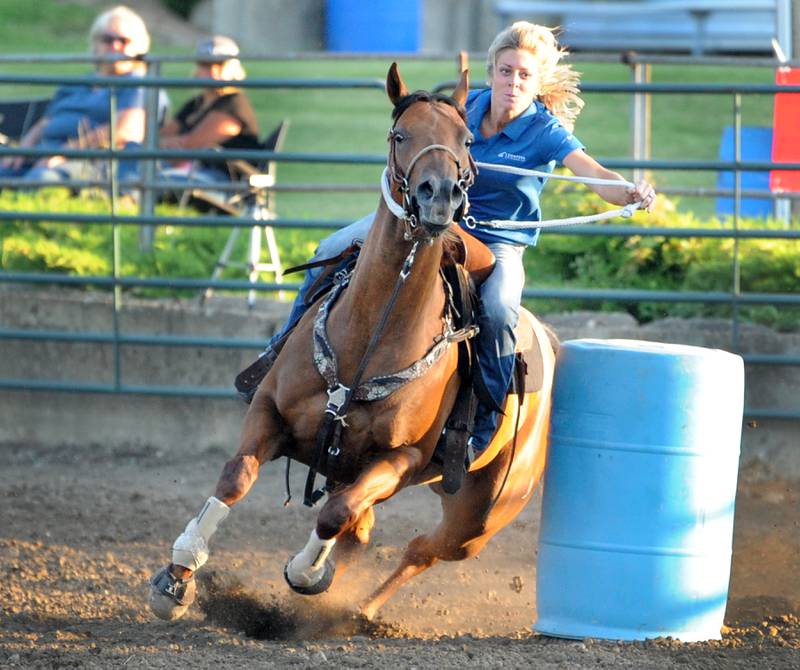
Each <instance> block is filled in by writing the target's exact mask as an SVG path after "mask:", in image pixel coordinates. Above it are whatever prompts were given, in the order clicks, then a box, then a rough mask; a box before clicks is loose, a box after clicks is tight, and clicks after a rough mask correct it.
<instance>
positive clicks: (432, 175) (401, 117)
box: [386, 63, 475, 237]
mask: <svg viewBox="0 0 800 670" xmlns="http://www.w3.org/2000/svg"><path fill="white" fill-rule="evenodd" d="M468 88H469V84H468V80H467V72H466V70H465V71H464V72H462V73H461V80H460V81H459V83H458V86H457V87H456V89H455V91H454V92H453V96H452V97H448V96H445V95H441V94H438V93H428V92H427V91H417V92H415V93H411V94H409V92H408V89H407V88H406V85H405V83H404V82H403V79H402V77H401V76H400V72H399V70H398V68H397V63H392V66H391V67H390V68H389V74H388V76H387V78H386V91H387V93H388V94H389V99H390V100H391V101H392V104H394V112H393V113H392V118H393V119H394V125H393V126H392V128H391V130H390V131H389V144H390V149H389V165H388V173H389V176H390V179H391V180H392V192H393V194H395V195H396V196H399V197H400V198H401V199H402V203H401V205H402V207H403V210H404V212H405V216H404V218H405V220H406V221H407V225H408V226H409V227H410V229H411V234H414V232H415V230H416V229H417V226H418V225H419V226H421V227H422V229H423V234H425V235H427V236H429V237H436V236H437V235H440V234H441V233H442V232H444V231H445V230H446V229H447V228H448V227H449V225H450V223H451V222H452V221H459V220H460V219H461V217H462V216H463V215H464V213H465V210H466V205H467V188H469V186H470V184H472V180H473V177H474V172H475V164H474V163H473V161H472V157H471V156H470V153H469V145H470V144H471V143H472V133H470V131H469V129H468V128H467V124H466V114H465V113H464V103H465V102H466V99H467V90H468Z"/></svg>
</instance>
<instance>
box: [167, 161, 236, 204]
mask: <svg viewBox="0 0 800 670" xmlns="http://www.w3.org/2000/svg"><path fill="white" fill-rule="evenodd" d="M158 181H159V182H161V184H162V185H163V186H164V187H169V188H168V189H165V190H163V191H162V196H161V197H162V198H164V199H166V200H176V201H180V199H181V196H182V195H183V192H184V191H186V189H187V188H189V184H190V183H192V182H194V183H196V184H197V183H198V182H199V184H198V185H195V186H192V187H191V188H200V189H202V190H203V191H206V192H207V193H209V194H210V195H212V196H214V197H216V198H217V199H218V200H221V201H222V202H226V201H227V200H228V199H229V198H230V197H231V195H233V194H232V193H227V192H225V191H217V190H214V188H213V187H214V184H228V183H230V181H231V178H230V175H229V174H228V173H227V172H226V171H223V170H215V169H214V168H211V167H205V166H201V167H192V168H183V167H166V168H160V169H159V170H158ZM168 194H169V195H168Z"/></svg>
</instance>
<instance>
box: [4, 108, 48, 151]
mask: <svg viewBox="0 0 800 670" xmlns="http://www.w3.org/2000/svg"><path fill="white" fill-rule="evenodd" d="M49 104H50V99H49V98H36V99H32V100H5V101H0V144H9V143H12V142H19V140H20V138H21V137H22V136H23V135H24V134H25V133H27V132H28V130H30V128H31V126H33V124H34V123H36V122H37V121H38V120H39V119H41V118H42V116H44V113H45V110H46V109H47V106H48V105H49Z"/></svg>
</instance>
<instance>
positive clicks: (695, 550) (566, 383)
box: [534, 339, 744, 642]
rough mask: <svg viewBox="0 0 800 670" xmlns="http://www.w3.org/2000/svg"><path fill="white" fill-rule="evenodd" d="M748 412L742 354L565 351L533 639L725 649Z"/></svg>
mask: <svg viewBox="0 0 800 670" xmlns="http://www.w3.org/2000/svg"><path fill="white" fill-rule="evenodd" d="M743 401H744V365H743V361H742V359H741V357H739V356H736V355H734V354H730V353H727V352H724V351H720V350H715V349H705V348H702V347H691V346H682V345H672V344H660V343H654V342H640V341H633V340H591V339H585V340H572V341H568V342H565V343H563V344H562V345H561V349H560V351H559V353H558V357H557V362H556V376H555V382H554V387H553V407H552V416H551V423H550V438H549V446H548V456H547V459H548V460H547V465H546V468H545V475H544V494H543V500H542V523H541V531H540V539H539V558H538V563H537V575H536V593H537V610H538V619H537V621H536V622H535V624H534V630H535V631H537V632H539V633H544V634H547V635H553V636H557V637H567V638H585V637H596V638H607V639H616V640H641V639H646V638H654V637H659V636H671V637H674V638H678V639H680V640H683V641H686V642H688V641H697V640H709V639H719V637H720V628H721V626H722V623H723V618H724V615H725V604H726V601H727V597H728V581H729V578H730V565H731V548H732V543H733V513H734V500H735V495H736V480H737V473H738V465H739V448H740V440H741V427H742V409H743Z"/></svg>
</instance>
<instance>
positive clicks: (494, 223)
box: [466, 163, 642, 230]
mask: <svg viewBox="0 0 800 670" xmlns="http://www.w3.org/2000/svg"><path fill="white" fill-rule="evenodd" d="M476 165H477V166H478V167H479V168H486V169H488V170H497V171H498V172H510V173H512V174H521V175H525V176H526V177H544V178H546V179H561V180H563V181H574V182H579V183H581V184H594V185H595V186H627V187H628V188H636V184H634V183H633V182H630V181H626V180H625V179H597V178H595V177H575V176H571V175H562V174H552V173H551V172H542V171H541V170H526V169H524V168H517V167H511V166H510V165H498V164H496V163H476ZM641 206H642V203H641V202H634V203H631V204H630V205H625V206H624V207H621V208H620V209H611V210H609V211H607V212H599V213H597V214H588V215H586V216H571V217H569V218H566V219H548V220H546V221H508V220H501V219H493V220H491V221H476V220H475V219H474V218H473V219H470V217H469V216H467V217H466V219H467V220H466V225H467V227H468V228H475V226H476V225H478V224H480V225H482V226H487V227H489V228H506V229H508V230H516V229H530V228H556V227H558V226H574V225H580V224H582V223H594V222H596V221H605V220H606V219H615V218H617V217H618V216H621V217H623V218H625V219H627V218H630V217H631V216H633V213H634V212H635V211H636V210H637V209H639V208H640V207H641Z"/></svg>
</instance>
